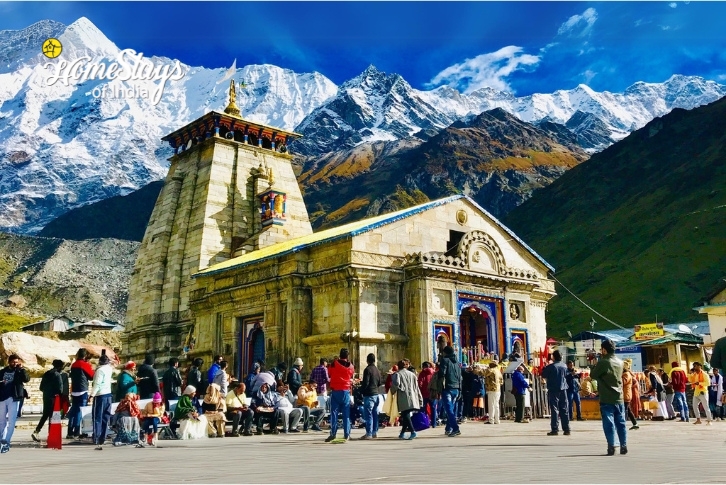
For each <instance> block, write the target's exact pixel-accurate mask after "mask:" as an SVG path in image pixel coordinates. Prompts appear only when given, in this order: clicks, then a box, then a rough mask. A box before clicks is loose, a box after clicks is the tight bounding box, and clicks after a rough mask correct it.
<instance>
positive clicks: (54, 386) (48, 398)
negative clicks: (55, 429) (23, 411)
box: [30, 359, 63, 442]
mask: <svg viewBox="0 0 726 485" xmlns="http://www.w3.org/2000/svg"><path fill="white" fill-rule="evenodd" d="M62 370H63V361H62V360H59V359H55V360H54V361H53V368H52V369H51V370H49V371H47V372H46V373H45V374H43V378H42V379H41V380H40V392H42V393H43V415H42V416H41V417H40V421H38V426H36V427H35V431H33V434H31V435H30V437H31V438H33V441H37V442H40V436H39V435H40V431H41V430H42V429H43V426H44V425H45V422H46V421H47V420H48V419H50V417H51V416H52V415H53V405H54V404H55V397H56V396H60V394H61V392H62V391H63V379H62V378H61V371H62Z"/></svg>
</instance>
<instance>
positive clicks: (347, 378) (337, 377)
mask: <svg viewBox="0 0 726 485" xmlns="http://www.w3.org/2000/svg"><path fill="white" fill-rule="evenodd" d="M353 374H355V369H354V368H353V364H351V363H350V362H348V361H345V360H340V359H335V360H334V361H333V363H332V364H330V365H329V366H328V375H330V389H332V390H333V391H350V390H351V388H352V385H353Z"/></svg>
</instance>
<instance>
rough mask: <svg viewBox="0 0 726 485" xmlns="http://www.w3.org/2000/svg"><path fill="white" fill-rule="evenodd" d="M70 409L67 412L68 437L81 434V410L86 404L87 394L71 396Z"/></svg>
mask: <svg viewBox="0 0 726 485" xmlns="http://www.w3.org/2000/svg"><path fill="white" fill-rule="evenodd" d="M71 400H72V401H71V409H70V410H69V411H68V436H78V435H80V434H81V408H82V407H84V406H86V404H88V393H83V394H81V395H80V396H71Z"/></svg>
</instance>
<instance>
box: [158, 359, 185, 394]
mask: <svg viewBox="0 0 726 485" xmlns="http://www.w3.org/2000/svg"><path fill="white" fill-rule="evenodd" d="M161 382H163V383H164V397H165V398H166V400H167V401H170V400H172V399H179V398H180V397H181V393H182V388H181V385H182V378H181V373H180V372H179V369H178V368H177V367H169V368H168V369H166V372H164V376H163V377H162V378H161Z"/></svg>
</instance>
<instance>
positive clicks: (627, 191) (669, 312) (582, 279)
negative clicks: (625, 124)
mask: <svg viewBox="0 0 726 485" xmlns="http://www.w3.org/2000/svg"><path fill="white" fill-rule="evenodd" d="M504 221H505V223H506V224H507V225H508V226H509V227H511V228H512V229H513V230H514V231H515V232H516V233H517V234H518V235H520V236H521V237H522V238H523V239H524V240H525V241H527V243H528V244H530V245H531V246H532V247H533V248H534V249H535V250H536V251H537V252H539V253H540V254H541V255H542V256H543V257H544V258H545V259H546V260H547V261H549V262H550V263H551V264H552V265H553V266H554V267H555V268H556V269H557V272H556V273H555V276H556V277H557V278H558V279H559V280H560V281H562V283H564V284H565V285H566V286H567V287H568V288H569V289H570V290H572V291H573V292H575V293H576V294H577V295H579V296H580V297H581V298H582V299H583V300H585V301H586V302H588V303H589V304H590V305H591V306H593V307H594V308H595V309H596V310H598V311H599V312H601V313H602V314H604V315H605V316H607V317H609V318H610V319H612V320H614V321H615V322H617V323H619V324H621V325H623V326H625V327H630V326H632V325H634V324H636V323H642V322H652V321H653V320H654V319H655V317H656V314H657V315H658V320H659V321H665V322H666V323H675V322H681V321H688V320H704V319H705V318H704V316H703V315H699V314H698V313H696V312H694V311H693V310H692V308H693V307H694V306H695V304H696V303H697V302H698V301H699V299H700V298H701V297H703V296H704V295H705V294H707V293H708V291H709V290H710V289H711V288H713V286H714V285H715V284H716V283H717V282H718V280H719V278H722V277H724V276H726V98H724V99H722V100H720V101H717V102H715V103H712V104H710V105H708V106H704V107H701V108H697V109H694V110H691V111H685V110H682V109H677V110H674V111H673V112H671V113H670V114H668V115H666V116H664V117H662V118H658V119H655V120H653V121H651V122H650V123H649V124H648V125H646V126H645V127H643V128H642V129H640V130H638V131H637V132H635V133H633V134H631V135H630V136H629V137H627V138H626V139H625V140H623V141H621V142H619V143H617V144H615V145H613V146H611V147H610V148H608V149H607V150H605V151H603V152H601V153H599V154H597V155H594V156H593V157H592V158H590V160H588V161H587V162H585V163H583V164H580V165H579V166H577V167H575V168H573V169H571V170H569V171H567V172H566V173H565V174H564V175H563V176H562V177H560V178H559V179H558V180H557V181H555V182H554V183H553V184H551V185H549V186H548V187H545V188H543V189H541V190H539V191H537V192H536V193H535V194H534V196H533V197H532V198H531V199H530V200H528V201H527V202H525V203H524V204H522V205H521V206H519V207H517V208H516V209H514V210H513V211H512V212H510V213H509V214H508V215H507V216H506V217H505V218H504ZM557 291H558V296H557V297H555V298H554V299H553V300H551V302H550V306H549V310H548V314H547V319H548V322H549V333H550V334H552V335H558V336H562V335H564V334H565V333H566V330H568V329H569V330H571V331H572V332H573V333H575V332H578V331H580V330H585V329H588V328H589V326H588V325H587V322H589V321H590V318H591V317H592V316H594V317H595V320H596V321H597V322H598V323H597V325H596V327H595V329H596V330H597V329H600V330H606V329H612V328H614V327H613V326H612V325H611V324H609V323H607V322H605V321H604V320H603V319H601V318H599V317H597V316H595V315H594V314H592V312H590V311H589V310H588V309H587V308H585V307H584V306H583V305H582V304H580V303H579V302H577V301H576V300H575V299H574V298H573V297H571V296H570V295H569V294H567V293H566V292H565V290H564V289H563V288H562V287H561V286H560V285H557Z"/></svg>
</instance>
